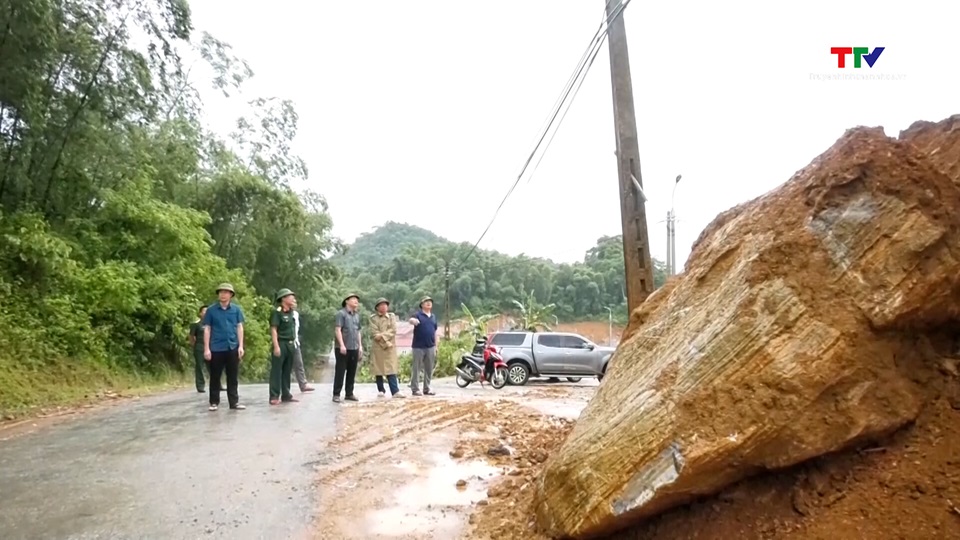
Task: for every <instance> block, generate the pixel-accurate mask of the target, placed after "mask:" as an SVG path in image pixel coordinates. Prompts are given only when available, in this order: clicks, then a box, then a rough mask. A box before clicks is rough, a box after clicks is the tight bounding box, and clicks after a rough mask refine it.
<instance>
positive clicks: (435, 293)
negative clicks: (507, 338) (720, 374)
mask: <svg viewBox="0 0 960 540" xmlns="http://www.w3.org/2000/svg"><path fill="white" fill-rule="evenodd" d="M471 247H472V246H471V245H470V244H467V243H463V244H457V243H454V242H451V241H449V240H446V239H443V238H441V237H439V236H438V235H436V234H434V233H432V232H430V231H427V230H425V229H422V228H420V227H416V226H413V225H408V224H403V223H395V222H388V223H386V224H384V225H383V226H381V227H378V228H377V229H376V230H374V231H373V232H370V233H366V234H364V235H362V236H360V237H359V238H358V239H357V240H356V241H355V242H354V243H353V244H352V245H349V246H347V247H346V252H345V253H344V254H343V255H339V256H337V257H335V258H334V262H335V263H336V264H337V266H339V267H340V268H341V270H342V272H343V274H344V277H343V279H344V283H345V284H346V285H347V286H350V287H353V289H354V290H356V291H357V292H358V293H359V294H361V295H362V296H363V298H364V299H365V300H366V302H365V304H368V303H371V304H372V301H373V300H375V299H376V297H379V296H385V297H387V298H389V299H390V300H391V301H392V302H393V309H394V311H397V312H400V313H406V312H409V311H411V310H413V309H415V308H416V305H417V302H418V300H419V299H420V298H421V297H422V296H423V295H430V296H432V297H433V298H435V299H436V308H435V309H436V310H437V311H438V314H440V315H441V316H442V315H443V307H444V306H443V304H444V293H445V290H446V283H445V278H444V269H445V268H446V267H447V266H449V267H450V268H451V276H450V306H451V311H452V312H453V313H452V314H451V316H452V317H459V316H461V315H463V309H462V308H461V304H463V305H465V306H466V307H467V309H468V310H469V311H470V312H471V313H473V314H474V315H480V314H492V313H504V312H512V313H515V312H517V311H518V310H519V309H520V306H518V305H517V302H519V303H520V304H521V305H522V306H523V307H524V308H528V309H529V308H536V307H537V306H540V307H545V306H549V305H550V304H554V307H553V308H551V309H549V310H548V311H549V312H551V315H555V316H556V317H557V319H558V320H560V321H564V320H577V319H590V318H600V317H602V318H604V319H605V318H606V317H607V313H608V312H607V308H610V309H611V310H614V312H615V313H616V314H619V315H620V317H621V318H623V317H624V316H625V315H626V303H625V301H624V287H625V281H624V273H623V244H622V242H621V240H620V236H607V237H603V238H600V239H598V240H597V244H596V245H595V246H594V247H592V248H590V249H589V250H587V251H586V253H584V258H583V261H582V262H578V263H574V264H558V263H554V262H553V261H549V260H545V259H537V258H531V257H526V256H523V255H521V256H518V257H511V256H508V255H504V254H502V253H498V252H494V251H489V250H483V249H478V250H476V251H475V252H474V253H473V255H472V256H470V257H469V258H466V255H467V253H468V252H469V251H470V248H471ZM654 269H655V274H654V283H655V285H656V286H657V287H659V286H660V285H662V284H663V282H664V281H665V278H666V274H665V268H664V265H663V263H662V262H660V261H656V260H655V261H654ZM370 307H372V306H370ZM548 322H550V321H548Z"/></svg>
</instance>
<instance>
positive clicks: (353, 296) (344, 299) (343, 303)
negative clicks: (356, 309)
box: [340, 293, 360, 307]
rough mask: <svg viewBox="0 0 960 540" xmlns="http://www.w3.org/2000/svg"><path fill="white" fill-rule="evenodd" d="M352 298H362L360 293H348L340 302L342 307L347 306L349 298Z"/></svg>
mask: <svg viewBox="0 0 960 540" xmlns="http://www.w3.org/2000/svg"><path fill="white" fill-rule="evenodd" d="M351 298H356V299H357V300H360V296H359V295H357V294H354V293H350V294H348V295H346V296H344V297H343V302H340V306H341V307H347V300H349V299H351Z"/></svg>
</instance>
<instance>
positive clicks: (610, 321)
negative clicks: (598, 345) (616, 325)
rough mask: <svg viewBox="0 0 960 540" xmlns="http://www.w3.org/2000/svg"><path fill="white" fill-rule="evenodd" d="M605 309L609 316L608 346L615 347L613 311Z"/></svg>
mask: <svg viewBox="0 0 960 540" xmlns="http://www.w3.org/2000/svg"><path fill="white" fill-rule="evenodd" d="M604 309H606V310H607V314H608V315H609V318H608V319H607V321H608V328H607V345H608V346H610V347H612V346H613V310H612V309H610V308H604Z"/></svg>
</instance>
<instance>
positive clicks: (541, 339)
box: [490, 332, 614, 385]
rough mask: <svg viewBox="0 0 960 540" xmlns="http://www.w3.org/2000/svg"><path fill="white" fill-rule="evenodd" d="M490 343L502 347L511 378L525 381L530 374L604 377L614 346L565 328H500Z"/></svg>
mask: <svg viewBox="0 0 960 540" xmlns="http://www.w3.org/2000/svg"><path fill="white" fill-rule="evenodd" d="M490 343H491V344H492V345H494V346H496V347H497V348H499V349H500V351H501V354H502V355H503V359H504V360H505V361H506V362H507V366H509V368H510V371H509V372H508V375H507V382H508V383H509V384H513V385H524V384H527V381H528V380H529V379H530V377H566V378H567V380H569V381H570V382H579V381H580V379H581V378H583V377H596V378H597V379H598V380H600V379H602V378H603V374H604V373H605V372H606V370H607V362H609V361H610V357H611V356H612V355H613V351H614V348H613V347H601V346H600V345H597V344H596V343H593V342H591V341H590V340H588V339H586V338H584V337H582V336H578V335H577V334H568V333H564V332H535V333H534V332H497V333H495V334H493V335H492V336H491V338H490Z"/></svg>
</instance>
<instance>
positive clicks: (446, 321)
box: [443, 261, 450, 340]
mask: <svg viewBox="0 0 960 540" xmlns="http://www.w3.org/2000/svg"><path fill="white" fill-rule="evenodd" d="M443 284H444V293H443V339H446V340H449V339H450V261H444V265H443Z"/></svg>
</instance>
